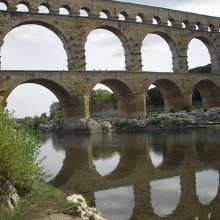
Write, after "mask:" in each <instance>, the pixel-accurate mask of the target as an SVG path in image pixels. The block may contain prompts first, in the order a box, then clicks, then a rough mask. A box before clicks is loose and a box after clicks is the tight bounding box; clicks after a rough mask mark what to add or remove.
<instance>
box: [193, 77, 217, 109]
mask: <svg viewBox="0 0 220 220" xmlns="http://www.w3.org/2000/svg"><path fill="white" fill-rule="evenodd" d="M194 88H195V89H197V90H198V91H199V93H200V96H201V98H202V103H203V108H204V109H208V108H212V107H218V106H219V105H220V89H219V87H218V86H217V85H216V84H215V83H214V82H213V81H211V80H208V79H205V80H201V81H199V82H198V83H197V84H196V85H195V86H194Z"/></svg>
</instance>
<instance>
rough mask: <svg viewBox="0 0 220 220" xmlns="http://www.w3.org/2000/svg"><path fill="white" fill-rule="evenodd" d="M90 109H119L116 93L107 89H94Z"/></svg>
mask: <svg viewBox="0 0 220 220" xmlns="http://www.w3.org/2000/svg"><path fill="white" fill-rule="evenodd" d="M90 109H91V111H92V112H103V111H108V110H111V109H117V100H116V98H115V95H114V94H113V93H111V92H109V91H107V90H103V89H97V90H93V91H92V93H91V97H90Z"/></svg>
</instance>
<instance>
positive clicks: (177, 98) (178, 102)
mask: <svg viewBox="0 0 220 220" xmlns="http://www.w3.org/2000/svg"><path fill="white" fill-rule="evenodd" d="M152 84H153V85H155V86H156V87H157V88H158V89H159V90H160V92H161V95H162V97H163V99H164V105H165V111H170V110H171V109H174V110H182V109H183V107H184V103H185V102H184V100H183V95H182V92H181V90H180V88H179V87H178V86H177V85H176V84H175V83H174V82H172V81H171V80H169V79H159V80H156V81H155V82H153V83H152Z"/></svg>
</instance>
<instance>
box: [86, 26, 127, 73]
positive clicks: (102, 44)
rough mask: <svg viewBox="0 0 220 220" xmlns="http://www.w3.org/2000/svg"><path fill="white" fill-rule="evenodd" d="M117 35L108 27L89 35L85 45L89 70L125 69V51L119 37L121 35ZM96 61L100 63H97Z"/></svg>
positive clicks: (97, 29)
mask: <svg viewBox="0 0 220 220" xmlns="http://www.w3.org/2000/svg"><path fill="white" fill-rule="evenodd" d="M115 33H116V32H115V31H114V29H109V28H107V27H103V28H96V29H95V30H93V31H91V32H90V33H89V35H88V37H87V41H86V44H85V49H86V63H87V70H124V69H125V51H124V48H123V45H122V41H121V39H120V38H119V37H118V36H120V35H119V34H118V33H117V34H115ZM97 38H99V44H97ZM108 43H110V45H109V44H108ZM116 53H117V56H115V54H116ZM96 60H99V62H98V63H96Z"/></svg>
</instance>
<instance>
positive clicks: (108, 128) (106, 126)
mask: <svg viewBox="0 0 220 220" xmlns="http://www.w3.org/2000/svg"><path fill="white" fill-rule="evenodd" d="M99 123H100V125H101V127H102V131H103V132H109V131H111V130H112V125H111V123H110V122H108V121H101V122H99Z"/></svg>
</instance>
